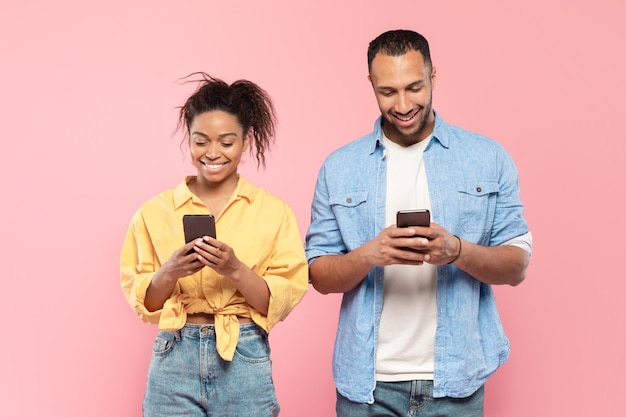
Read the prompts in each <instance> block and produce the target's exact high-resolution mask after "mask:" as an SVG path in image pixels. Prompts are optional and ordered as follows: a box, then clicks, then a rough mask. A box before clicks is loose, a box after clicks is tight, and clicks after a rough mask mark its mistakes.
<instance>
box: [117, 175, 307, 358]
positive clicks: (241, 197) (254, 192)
mask: <svg viewBox="0 0 626 417" xmlns="http://www.w3.org/2000/svg"><path fill="white" fill-rule="evenodd" d="M191 181H195V177H187V178H186V179H185V180H183V181H182V182H181V183H180V184H179V185H178V186H177V187H176V188H175V189H173V190H168V191H165V192H163V193H161V194H159V195H157V196H156V197H154V198H152V199H150V200H148V201H147V202H146V203H144V204H143V205H142V206H141V208H140V209H139V210H138V211H137V212H136V213H135V214H134V216H133V218H132V220H131V223H130V226H129V229H128V232H127V234H126V239H125V240H124V245H123V247H122V252H121V256H120V272H121V284H122V290H123V291H124V294H125V295H126V299H127V300H128V302H129V303H130V305H131V307H132V308H133V309H134V310H135V312H136V313H137V315H138V316H139V317H140V318H141V319H142V320H143V321H144V322H146V323H158V324H159V329H160V330H165V331H174V330H178V329H181V328H182V327H183V326H184V325H185V323H186V320H187V314H188V313H189V314H193V313H200V312H204V313H210V314H214V315H215V333H216V339H217V351H218V353H219V354H220V356H221V357H222V358H224V359H225V360H229V361H230V360H232V358H233V354H234V352H235V348H236V347H237V342H238V340H239V321H238V320H237V316H242V317H250V318H251V319H252V320H253V321H254V322H255V323H257V324H258V325H259V326H260V327H262V328H263V329H265V330H266V331H269V330H270V329H271V328H272V327H273V326H274V325H275V324H276V323H278V322H279V321H281V320H283V319H284V318H285V317H287V315H288V314H289V313H290V312H291V310H292V309H293V308H294V307H295V306H296V305H297V304H298V303H299V302H300V300H301V299H302V297H303V296H304V293H305V292H306V290H307V289H308V268H307V261H306V257H305V255H304V245H303V243H302V239H301V237H300V232H299V229H298V224H297V222H296V218H295V215H294V213H293V211H292V210H291V208H290V207H289V206H288V205H287V204H286V203H285V202H284V201H282V200H281V199H279V198H278V197H276V196H274V195H272V194H270V193H268V192H267V191H265V190H263V189H262V188H259V187H255V186H253V185H252V184H250V182H248V181H247V180H245V179H244V178H243V177H240V178H239V182H238V184H237V189H236V190H235V192H234V194H233V196H232V197H231V199H230V201H229V202H228V203H227V205H226V208H225V209H224V211H223V212H222V214H221V215H220V216H219V217H218V218H216V222H215V228H216V234H217V239H218V240H220V241H222V242H224V243H226V244H227V245H229V246H230V247H232V248H233V250H234V252H235V255H236V256H237V258H239V260H241V261H242V262H243V263H244V264H246V265H247V266H248V267H250V268H251V269H252V270H253V271H254V272H255V273H256V274H257V275H259V276H260V277H262V278H263V279H264V280H265V282H266V283H267V286H268V288H269V291H270V302H269V309H268V313H267V316H265V315H263V314H261V313H260V312H258V311H256V310H255V309H254V308H252V307H250V306H249V305H248V304H247V303H246V300H245V298H244V297H243V296H242V295H241V293H239V292H238V291H237V290H236V289H235V288H234V287H233V286H232V285H231V284H230V281H229V280H228V279H225V278H224V277H223V276H222V275H220V274H218V273H217V272H215V271H214V270H212V269H211V268H208V267H205V268H203V269H202V270H201V271H199V272H197V273H195V274H193V275H189V276H187V277H183V278H180V279H179V280H178V282H177V284H176V288H175V289H174V292H173V293H172V296H171V297H170V298H169V299H168V300H167V301H166V302H165V305H164V306H163V308H162V309H161V310H158V311H154V312H150V311H148V310H147V309H146V307H145V306H144V300H145V297H146V291H147V289H148V286H149V285H150V282H151V280H152V277H153V276H154V274H155V272H156V271H157V270H158V269H159V268H160V267H161V265H162V264H163V263H165V262H166V261H167V260H168V259H169V258H170V257H171V256H172V253H174V251H176V250H178V249H180V248H181V247H182V246H183V245H184V244H185V237H184V232H183V220H182V219H183V215H185V214H208V213H209V210H208V208H207V207H206V205H205V204H204V203H203V202H202V201H201V200H200V199H199V198H198V197H197V196H195V195H194V194H192V193H191V191H190V190H189V187H188V186H187V184H188V183H189V182H191Z"/></svg>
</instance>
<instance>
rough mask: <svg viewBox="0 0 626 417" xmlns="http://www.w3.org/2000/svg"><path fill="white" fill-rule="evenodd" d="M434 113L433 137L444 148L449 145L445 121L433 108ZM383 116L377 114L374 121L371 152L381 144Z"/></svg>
mask: <svg viewBox="0 0 626 417" xmlns="http://www.w3.org/2000/svg"><path fill="white" fill-rule="evenodd" d="M433 112H434V113H435V127H434V129H433V139H436V140H437V141H438V142H439V143H441V145H442V146H443V147H444V148H447V147H448V146H449V142H450V140H449V138H448V135H446V134H445V132H446V129H447V123H446V122H445V121H444V120H443V119H442V118H441V116H439V114H438V113H437V112H436V111H434V110H433ZM382 122H383V117H382V116H378V119H376V122H374V140H373V141H372V143H371V148H370V153H373V152H374V151H375V150H376V148H377V147H378V146H381V147H384V146H383V124H382Z"/></svg>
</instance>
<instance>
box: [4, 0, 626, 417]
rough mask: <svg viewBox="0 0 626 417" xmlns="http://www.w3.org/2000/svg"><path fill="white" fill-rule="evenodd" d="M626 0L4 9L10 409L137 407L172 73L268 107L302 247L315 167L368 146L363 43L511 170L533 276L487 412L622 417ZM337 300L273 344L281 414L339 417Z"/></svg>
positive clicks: (31, 412)
mask: <svg viewBox="0 0 626 417" xmlns="http://www.w3.org/2000/svg"><path fill="white" fill-rule="evenodd" d="M625 17H626V3H624V2H623V1H622V0H619V1H618V0H615V1H611V0H597V1H594V2H582V1H571V0H568V1H546V0H541V1H540V0H524V1H515V2H513V1H511V2H502V1H486V0H484V1H474V2H466V1H461V0H458V1H447V2H426V1H417V0H408V1H402V0H397V1H393V2H386V3H385V2H379V1H377V2H374V1H369V2H367V1H366V2H364V1H337V0H333V1H328V0H320V1H316V2H311V3H304V2H292V1H282V2H278V1H243V0H240V1H219V2H218V1H211V0H205V1H185V2H173V1H172V2H158V1H120V0H109V1H106V2H97V3H96V2H85V1H78V0H76V1H50V2H43V1H24V2H18V1H8V0H3V1H2V7H1V11H0V44H1V45H2V46H1V48H0V51H1V54H2V65H1V67H0V71H1V77H0V103H1V107H0V111H1V113H0V114H1V117H2V123H1V128H2V131H1V133H2V137H3V138H2V141H1V145H0V146H1V154H2V159H3V161H2V164H0V178H1V181H2V189H1V191H2V195H3V197H2V204H0V210H1V211H0V226H1V235H0V236H1V240H0V245H1V248H0V249H1V250H0V253H1V256H2V262H1V263H0V266H1V267H2V277H3V279H2V301H1V302H0V309H1V316H0V317H1V318H2V340H1V342H0V345H1V349H2V350H1V352H0V353H1V354H0V370H1V372H2V378H1V380H2V382H0V384H1V387H0V416H3V417H9V416H11V417H12V416H16V417H17V416H19V417H23V416H39V415H44V416H63V417H74V416H76V417H78V416H81V417H82V416H90V417H100V416H107V417H108V416H121V417H126V416H128V417H131V416H139V415H140V407H141V400H142V395H143V391H144V383H145V378H146V370H147V366H148V361H149V357H150V349H151V344H152V339H153V336H154V334H155V332H156V328H155V327H153V326H149V325H145V324H143V323H142V322H140V321H139V319H137V318H136V317H135V315H134V313H133V312H132V311H131V309H130V307H129V306H128V305H127V304H126V301H125V300H124V298H123V296H122V292H121V290H120V288H119V284H118V279H119V278H118V256H119V251H120V246H121V242H122V238H123V235H124V233H125V231H126V227H127V225H128V221H129V219H130V216H131V215H132V213H133V211H134V210H135V209H136V208H137V207H138V206H139V205H140V204H141V203H142V202H143V201H144V200H146V199H147V198H149V197H151V196H153V195H154V194H156V193H158V192H159V191H162V190H164V189H167V188H171V187H173V186H175V185H176V184H177V183H178V182H179V181H180V179H181V178H182V177H183V176H184V175H186V174H188V173H191V172H193V171H192V170H191V167H190V163H189V158H188V157H186V155H185V152H183V151H181V150H180V148H179V140H180V137H174V138H171V132H172V130H173V129H174V127H175V124H176V109H175V107H176V106H179V105H180V104H181V103H182V100H183V99H184V98H185V97H186V96H187V95H188V94H189V93H190V92H191V90H190V88H191V87H190V86H181V85H178V84H177V83H176V80H177V79H178V78H179V77H181V76H183V75H186V74H188V73H190V72H193V71H198V70H204V71H207V72H210V73H211V74H213V75H215V76H218V77H221V78H224V79H225V80H227V81H229V82H232V81H234V80H236V79H238V78H249V79H251V80H253V81H255V82H258V83H259V84H260V85H261V86H263V87H264V88H266V89H267V90H268V91H269V92H270V93H271V94H272V95H273V97H274V99H275V100H276V104H277V108H278V112H279V117H280V129H279V135H278V141H277V147H276V148H275V151H274V152H273V154H272V156H271V158H270V159H269V161H268V168H267V169H266V170H265V171H261V172H257V171H256V169H255V168H254V165H253V164H252V163H247V164H246V165H244V166H243V167H242V172H243V174H244V175H246V176H247V177H248V178H249V179H250V180H252V181H253V182H254V183H256V184H258V185H261V186H264V187H266V188H267V189H269V190H271V191H273V192H275V193H277V194H278V195H280V196H282V197H283V198H284V199H285V200H287V201H288V202H289V203H290V204H291V205H292V207H293V208H294V210H295V211H296V213H297V216H298V221H299V223H300V227H301V231H302V234H303V236H304V233H305V231H306V228H307V226H308V221H309V205H310V201H311V197H312V192H313V185H314V181H315V176H316V174H317V170H318V169H319V167H320V164H321V163H322V160H323V158H324V157H325V156H326V155H327V154H328V153H329V152H330V151H331V150H333V149H335V148H337V147H338V146H340V145H342V144H344V143H346V142H348V141H349V140H352V139H353V138H355V137H357V136H360V135H362V134H365V133H367V132H369V131H370V130H371V128H372V123H373V120H374V118H375V117H376V116H377V114H378V109H377V107H376V103H375V100H374V97H373V94H372V92H371V90H370V86H369V85H368V82H367V79H366V76H367V67H366V59H365V58H366V48H367V44H368V43H369V41H370V40H371V39H373V38H374V37H375V36H376V35H378V34H379V33H380V32H382V31H385V30H388V29H393V28H411V29H415V30H418V31H420V32H422V33H423V34H424V35H426V36H427V38H428V39H429V40H430V42H431V47H432V54H433V60H434V62H435V64H436V65H437V67H438V84H437V88H436V90H435V97H434V106H435V108H436V109H437V110H438V111H439V112H440V114H441V115H442V116H443V117H444V118H445V119H446V120H447V121H448V122H451V123H454V124H457V125H460V126H462V127H465V128H468V129H471V130H475V131H478V132H481V133H483V134H486V135H489V136H491V137H493V138H495V139H496V140H498V141H499V142H500V143H502V144H503V145H504V146H505V147H506V148H507V149H508V151H509V152H510V153H511V154H512V156H513V157H514V159H515V160H516V162H517V165H518V168H519V171H520V182H521V187H522V197H523V200H524V203H525V204H526V216H527V218H528V220H529V221H530V225H531V229H532V231H533V233H534V237H535V245H534V257H533V260H532V263H531V267H530V270H529V273H528V278H527V280H526V282H524V283H523V284H522V285H521V286H520V287H516V288H512V287H500V288H497V296H498V303H499V306H500V310H501V314H502V319H503V321H504V325H505V328H506V330H507V333H508V335H509V337H510V339H511V342H512V356H511V359H510V361H509V362H508V363H507V364H506V365H505V366H504V367H503V368H501V369H500V371H498V373H497V374H496V376H495V377H494V378H492V379H491V380H490V382H489V383H488V385H487V393H486V415H487V416H507V417H522V416H524V417H528V416H585V415H597V416H623V415H626V406H625V405H624V401H623V390H624V388H625V385H626V384H624V379H625V377H624V374H625V373H626V361H625V360H624V352H625V351H626V341H625V336H624V335H625V333H626V332H625V330H624V319H625V318H626V317H625V316H626V314H625V313H624V301H623V293H624V289H625V288H626V284H625V282H626V274H625V273H624V262H623V260H624V257H625V254H624V253H625V252H624V241H625V237H624V235H625V232H626V230H625V229H626V228H625V227H624V226H625V224H624V214H623V213H624V208H625V207H624V202H623V195H624V191H625V188H626V187H625V179H624V178H625V175H624V164H625V162H626V159H625V158H624V154H625V152H624V148H625V146H624V139H625V135H624V128H623V125H622V123H623V118H624V110H625V105H624V95H625V93H626V88H625V84H626V83H625V82H624V74H625V73H626V65H625V62H624V45H623V41H624V39H626V30H625V29H624V27H625V25H624V18H625ZM338 301H339V297H338V296H332V295H331V296H321V295H319V294H317V293H316V292H314V290H311V291H310V292H309V293H308V294H307V295H306V296H305V299H304V300H303V302H302V303H301V304H300V305H299V306H298V308H296V310H295V311H294V313H293V314H292V315H291V316H290V317H289V318H288V319H287V320H286V321H285V322H283V323H281V324H279V325H278V326H277V327H276V328H275V330H274V331H273V332H272V333H271V337H270V340H271V343H272V349H273V352H272V355H273V361H274V371H275V381H276V388H277V392H278V396H279V400H280V402H281V404H282V408H283V413H282V414H281V415H282V416H285V417H307V416H315V417H319V416H332V415H334V395H335V394H334V386H333V383H332V380H331V371H330V359H331V352H332V343H333V339H334V332H335V328H336V320H337V310H338Z"/></svg>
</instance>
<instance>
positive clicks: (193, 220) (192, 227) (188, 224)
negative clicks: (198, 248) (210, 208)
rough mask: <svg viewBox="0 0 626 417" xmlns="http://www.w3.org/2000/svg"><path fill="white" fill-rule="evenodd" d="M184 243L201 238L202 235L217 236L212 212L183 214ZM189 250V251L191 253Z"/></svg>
mask: <svg viewBox="0 0 626 417" xmlns="http://www.w3.org/2000/svg"><path fill="white" fill-rule="evenodd" d="M183 229H184V230H185V243H189V242H191V241H192V240H195V239H198V238H201V237H202V236H211V237H213V238H215V237H217V236H216V234H215V217H214V216H213V215H212V214H185V215H184V216H183ZM193 252H194V250H193V249H192V250H190V251H189V253H193Z"/></svg>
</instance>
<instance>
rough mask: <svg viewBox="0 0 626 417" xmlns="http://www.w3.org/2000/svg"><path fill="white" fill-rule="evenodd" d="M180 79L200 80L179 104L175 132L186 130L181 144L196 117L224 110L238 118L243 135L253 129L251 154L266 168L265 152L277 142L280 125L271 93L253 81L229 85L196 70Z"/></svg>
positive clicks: (185, 81)
mask: <svg viewBox="0 0 626 417" xmlns="http://www.w3.org/2000/svg"><path fill="white" fill-rule="evenodd" d="M192 77H196V78H192ZM181 80H183V83H190V82H195V83H198V88H197V89H196V91H195V92H194V93H193V94H192V95H191V96H190V97H189V98H188V99H187V100H186V101H185V104H184V105H183V106H181V107H178V108H179V109H180V112H179V116H178V125H177V126H176V130H175V132H177V131H179V130H181V129H183V127H184V128H185V129H186V131H185V134H184V137H183V140H182V142H181V144H182V143H184V142H185V141H186V140H188V139H189V128H190V126H191V124H192V122H193V120H194V118H195V117H196V116H198V115H200V114H202V113H205V112H208V111H213V110H219V111H223V112H226V113H228V114H231V115H233V116H235V117H236V118H237V121H238V122H239V124H240V125H241V127H242V128H243V132H244V134H245V133H246V132H248V131H249V130H250V128H252V138H251V144H250V145H251V146H250V154H251V155H252V156H253V157H254V158H255V159H256V162H257V168H258V167H259V166H263V167H265V153H266V151H269V150H270V148H271V145H272V144H273V143H274V141H275V135H276V125H277V119H276V110H275V108H274V103H273V101H272V98H271V97H270V95H269V94H268V93H267V92H266V91H265V90H264V89H262V88H261V87H259V86H258V85H256V84H255V83H253V82H251V81H248V80H237V81H235V82H234V83H232V84H230V85H228V84H227V83H226V82H224V81H222V80H220V79H218V78H214V77H212V76H210V75H209V74H207V73H205V72H194V73H191V74H189V75H187V76H186V77H183V78H181Z"/></svg>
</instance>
